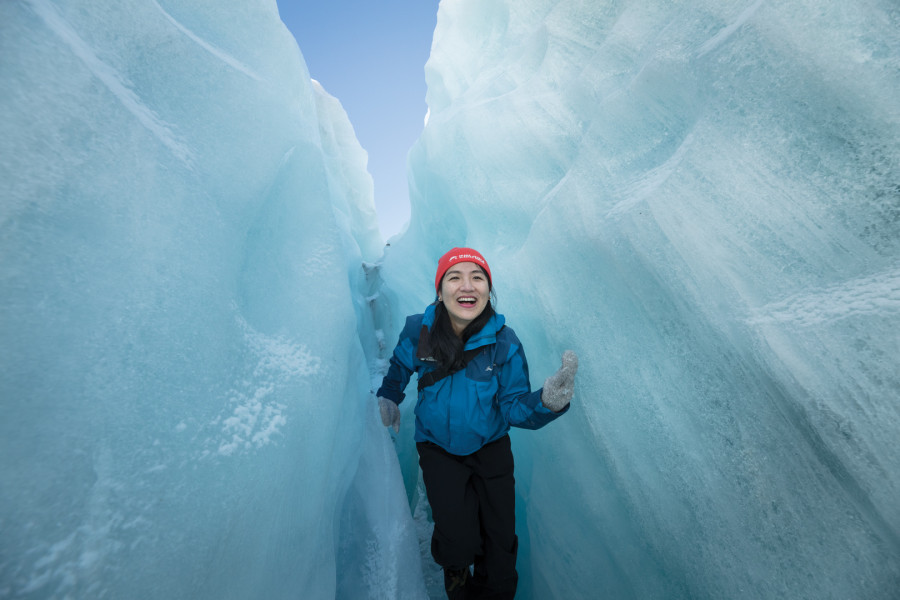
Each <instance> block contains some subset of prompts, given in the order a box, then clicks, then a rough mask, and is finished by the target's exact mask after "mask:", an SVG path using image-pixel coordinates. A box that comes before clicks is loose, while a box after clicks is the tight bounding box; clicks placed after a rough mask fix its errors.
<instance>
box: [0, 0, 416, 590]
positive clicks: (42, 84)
mask: <svg viewBox="0 0 900 600" xmlns="http://www.w3.org/2000/svg"><path fill="white" fill-rule="evenodd" d="M0 113H2V114H3V119H0V198H2V205H0V288H2V294H0V340H2V343H0V364H2V372H0V407H2V415H3V416H2V417H0V477H2V481H0V597H3V598H166V599H170V598H190V599H192V600H194V599H202V598H216V599H221V598H235V599H240V600H244V599H246V598H299V597H303V598H335V597H338V598H354V599H355V598H362V597H385V598H388V597H389V598H396V597H409V598H419V597H421V596H422V593H423V592H422V590H423V584H422V576H421V571H420V568H419V564H418V556H419V553H418V546H417V543H416V540H415V535H414V533H413V532H412V522H411V520H410V518H409V512H408V509H407V505H406V498H405V496H404V493H403V488H402V483H401V479H400V475H399V471H398V469H397V468H396V459H395V458H394V456H395V455H394V451H393V447H392V446H391V444H390V441H389V438H388V436H387V434H386V433H385V432H384V430H383V428H382V427H381V426H380V423H379V421H378V420H377V417H376V415H375V411H374V403H373V399H372V398H371V396H370V387H371V386H370V373H369V371H370V361H371V360H373V359H374V358H376V354H377V350H378V348H377V343H375V341H374V340H375V337H376V336H375V322H376V318H377V314H376V312H375V311H373V310H372V306H371V305H370V303H369V302H367V301H366V300H365V297H364V295H365V294H366V293H367V291H368V289H369V288H370V287H372V286H377V271H373V270H372V269H368V271H366V270H364V269H363V267H362V265H363V261H372V260H374V259H375V258H377V257H378V255H379V254H380V252H381V240H380V239H379V235H378V233H377V227H376V222H375V219H374V213H373V202H372V182H371V178H370V177H369V175H368V174H367V173H366V170H365V165H366V155H365V152H364V151H363V150H362V149H361V148H360V147H359V144H358V142H357V141H356V138H355V136H354V135H353V130H352V127H351V126H350V124H349V122H348V121H347V117H346V115H345V114H344V112H343V110H342V109H341V107H340V104H339V103H338V102H337V101H336V100H335V99H334V98H331V97H330V96H328V95H327V94H326V93H325V92H324V91H323V90H322V89H321V88H319V87H318V86H317V85H316V84H314V83H313V82H311V81H310V79H309V74H308V72H307V70H306V67H305V65H304V63H303V59H302V56H301V54H300V52H299V51H298V49H297V46H296V43H295V41H294V40H293V38H292V37H291V36H290V34H289V33H288V32H287V30H286V29H285V28H284V26H283V25H282V23H281V22H280V20H279V18H278V13H277V9H276V7H275V2H274V0H251V1H240V2H237V1H225V2H223V1H222V0H215V1H214V2H213V1H203V0H192V1H190V2H184V1H178V2H171V1H168V0H165V1H163V0H159V1H158V2H157V1H154V0H149V1H137V0H126V1H120V0H116V1H101V2H91V3H88V4H84V3H76V2H66V1H51V0H18V1H12V2H2V3H0ZM367 359H369V360H367Z"/></svg>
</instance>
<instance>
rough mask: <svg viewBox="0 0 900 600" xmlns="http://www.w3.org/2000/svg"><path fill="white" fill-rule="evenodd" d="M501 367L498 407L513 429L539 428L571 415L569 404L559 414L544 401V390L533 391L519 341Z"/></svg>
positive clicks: (510, 350) (512, 347) (526, 362)
mask: <svg viewBox="0 0 900 600" xmlns="http://www.w3.org/2000/svg"><path fill="white" fill-rule="evenodd" d="M498 368H499V369H500V373H499V375H498V379H499V384H500V389H499V392H498V396H497V400H498V404H499V406H500V411H501V413H502V414H503V417H504V418H505V419H506V421H507V422H508V423H509V424H510V425H512V426H513V427H520V428H522V429H540V428H541V427H543V426H544V425H546V424H547V423H549V422H550V421H553V420H555V419H557V418H558V417H560V416H561V415H563V414H565V413H566V412H568V410H569V405H568V403H567V404H566V405H565V406H564V407H562V408H561V409H560V410H559V411H557V412H554V411H552V410H549V409H548V408H547V407H546V406H544V404H543V403H542V402H541V396H542V394H543V393H544V391H545V390H544V389H540V390H537V391H535V392H532V391H531V383H530V381H529V378H528V361H527V360H526V358H525V350H524V349H523V348H522V344H521V343H520V342H519V340H518V339H515V342H514V343H512V344H511V345H510V348H509V356H508V357H507V360H506V362H504V363H503V364H502V365H498ZM573 377H574V373H573ZM548 381H549V380H548Z"/></svg>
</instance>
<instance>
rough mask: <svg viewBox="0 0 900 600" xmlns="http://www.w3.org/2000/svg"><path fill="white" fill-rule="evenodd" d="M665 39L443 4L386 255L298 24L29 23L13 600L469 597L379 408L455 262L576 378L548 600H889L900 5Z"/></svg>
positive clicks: (8, 127)
mask: <svg viewBox="0 0 900 600" xmlns="http://www.w3.org/2000/svg"><path fill="white" fill-rule="evenodd" d="M651 4H652V6H651ZM651 4H648V3H642V2H632V1H624V2H615V3H612V2H588V3H585V2H579V1H576V0H517V1H516V2H512V1H511V0H494V1H491V2H470V1H463V0H443V1H442V2H441V6H440V10H439V15H438V26H437V29H436V31H435V35H434V45H433V47H432V53H431V58H430V59H429V62H428V64H427V65H426V67H425V77H426V80H427V83H428V96H427V101H428V106H429V117H428V122H427V125H426V126H425V129H424V132H423V134H422V136H421V138H420V139H419V140H418V142H417V143H416V144H415V146H413V148H412V149H411V151H410V155H409V181H410V195H411V202H412V217H411V220H410V223H409V226H408V228H407V230H406V232H405V233H404V234H403V235H401V236H398V237H396V238H394V239H392V240H389V241H390V246H388V247H385V245H384V240H382V239H380V236H379V235H378V231H377V226H376V225H375V223H376V221H375V213H374V207H373V202H372V196H373V194H372V180H371V177H370V176H369V175H368V173H367V172H366V161H367V156H366V153H365V151H364V150H363V149H362V148H361V147H360V145H359V143H358V141H357V140H356V137H355V135H354V133H353V128H352V126H351V124H350V122H349V121H348V119H347V116H346V114H344V111H343V110H342V108H341V106H340V103H339V101H338V100H337V99H335V98H332V97H331V96H329V95H328V93H327V92H326V91H325V90H323V89H322V88H321V87H320V86H318V85H316V84H315V83H314V82H312V81H311V80H310V78H309V73H308V72H307V69H306V66H305V64H304V61H303V56H302V54H301V52H300V50H302V49H300V50H298V48H297V46H296V43H295V42H294V40H293V39H292V38H291V36H290V34H289V33H288V32H287V31H286V29H285V28H284V26H283V24H282V23H281V22H280V20H279V18H278V14H277V10H276V9H275V5H274V3H273V2H268V1H265V2H263V1H250V2H243V1H242V2H231V1H224V2H217V3H216V4H215V7H212V5H208V4H204V3H198V2H194V1H186V2H179V3H172V2H164V1H162V0H159V1H158V2H142V1H139V0H126V1H120V2H100V3H94V4H91V5H90V6H81V5H79V6H75V5H74V4H72V3H66V2H61V1H58V0H17V1H13V2H3V3H0V90H3V92H2V93H0V112H2V114H3V115H4V119H3V120H2V124H0V282H2V283H0V285H2V287H0V289H2V294H0V364H2V365H3V368H2V371H0V406H2V409H3V411H2V414H3V417H2V418H0V477H2V479H0V597H3V598H27V599H36V598H42V599H43V598H101V597H111V598H136V599H143V598H166V599H172V598H176V599H177V598H191V599H192V600H193V599H200V600H202V599H204V598H216V599H228V598H234V599H236V600H243V599H246V598H267V599H275V598H298V597H302V598H316V599H318V598H323V599H324V598H423V597H425V596H426V595H428V594H429V593H430V594H431V595H432V596H433V597H439V589H437V588H439V586H437V585H436V583H437V582H436V578H437V574H436V573H435V571H434V569H433V566H432V565H429V564H428V560H427V557H428V549H427V527H428V523H427V510H425V508H424V505H423V504H422V503H421V502H420V494H419V491H418V490H417V485H416V483H417V469H416V456H415V449H414V447H413V445H412V431H411V427H412V423H413V414H412V412H411V409H412V403H410V402H406V403H404V404H403V405H402V407H401V408H402V410H403V424H404V425H403V428H402V429H401V431H400V434H399V435H398V436H396V438H395V439H392V436H391V435H390V434H389V433H388V432H387V431H386V430H385V429H384V428H383V427H382V426H381V424H380V422H379V420H378V417H377V415H376V405H375V403H374V398H373V394H372V390H373V389H374V387H375V386H376V384H377V382H378V380H379V379H380V375H381V374H382V373H383V369H384V367H385V364H384V361H385V360H386V358H387V356H388V355H389V353H390V351H391V349H392V348H393V344H394V343H395V342H396V339H397V335H398V333H399V331H400V327H401V326H402V323H403V318H404V317H405V316H406V315H408V314H412V313H417V312H421V310H422V309H423V308H424V307H425V305H427V304H428V303H429V302H431V301H432V299H433V296H432V293H431V292H432V291H433V288H432V287H431V281H430V280H431V279H432V278H433V276H434V268H435V263H436V260H437V258H438V257H439V256H440V255H441V254H442V253H443V252H444V251H445V250H446V249H448V248H449V247H452V246H455V245H468V246H472V247H476V248H478V249H479V250H480V251H481V252H482V253H483V254H485V256H487V257H488V258H489V259H490V263H491V269H492V272H493V274H494V284H495V286H496V290H497V293H498V297H499V310H500V311H501V312H503V313H504V314H505V315H506V316H507V318H509V319H510V322H511V323H514V324H515V325H514V326H515V330H516V332H517V334H518V335H519V337H520V338H521V340H522V342H523V343H524V346H525V349H526V351H527V354H528V359H529V364H530V366H531V380H532V385H533V386H537V385H539V384H540V382H542V381H543V380H544V379H545V378H546V377H547V376H548V375H549V374H550V373H552V372H553V371H554V370H555V369H556V367H557V366H558V357H559V355H560V354H561V352H562V351H563V350H564V349H566V348H573V349H574V350H576V351H577V352H578V354H579V356H580V358H581V361H580V362H581V367H580V370H579V375H578V381H577V388H576V396H575V399H574V400H573V408H572V410H571V411H570V413H569V414H567V415H566V416H565V418H563V419H560V420H559V421H558V422H555V423H553V424H552V425H551V426H550V427H548V428H546V429H545V430H541V431H538V432H522V433H521V434H520V433H519V432H514V433H513V445H514V451H515V456H516V461H517V463H516V479H517V490H518V496H517V511H518V512H517V523H518V526H519V534H520V544H521V546H520V554H519V563H518V567H519V572H520V574H521V577H522V579H521V583H520V593H519V596H518V597H520V598H525V599H527V598H535V599H538V600H543V599H550V598H566V599H570V598H597V597H608V598H640V599H666V600H670V599H678V598H709V599H713V598H736V599H740V598H747V599H755V598H781V597H783V598H816V599H819V598H872V599H876V600H888V599H892V598H894V597H896V590H897V589H900V506H898V504H897V502H896V498H897V497H898V495H900V447H898V445H897V444H896V439H898V437H900V404H898V403H897V402H896V399H897V397H898V393H900V375H898V373H900V368H898V359H897V357H898V356H900V336H898V335H897V333H896V332H897V331H900V305H898V298H900V288H898V275H897V273H898V269H900V217H898V215H900V188H898V185H897V182H898V181H900V166H898V165H900V148H898V145H897V140H898V139H900V109H898V105H897V102H896V98H897V97H900V71H898V68H897V65H898V60H900V58H898V57H900V26H898V25H900V23H898V15H897V11H896V8H895V6H894V5H893V3H892V2H890V1H888V0H876V1H874V2H869V3H867V4H865V6H853V7H852V10H851V9H850V8H848V7H847V5H846V3H841V2H838V1H837V0H834V1H832V0H825V1H820V2H815V3H807V2H803V1H801V0H789V1H787V2H781V3H768V2H755V1H749V2H747V1H745V2H725V3H722V2H704V1H697V2H692V3H690V6H687V5H682V4H679V5H677V6H674V5H673V6H669V5H665V6H660V5H659V3H656V4H653V3H651ZM423 543H424V544H425V546H423ZM423 557H424V558H423Z"/></svg>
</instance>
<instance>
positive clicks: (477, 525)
mask: <svg viewBox="0 0 900 600" xmlns="http://www.w3.org/2000/svg"><path fill="white" fill-rule="evenodd" d="M416 449H417V450H418V451H419V465H420V466H421V467H422V477H423V478H424V480H425V491H426V493H427V494H428V502H429V504H431V514H432V517H433V518H434V535H432V537H431V555H432V556H433V557H434V560H435V562H436V563H437V564H439V565H440V566H441V567H443V568H444V569H468V567H469V565H471V564H474V565H475V572H474V575H473V577H472V578H471V579H470V580H469V582H468V584H467V585H466V593H467V596H466V597H467V598H495V599H498V600H499V599H507V598H508V599H511V598H513V597H514V596H515V594H516V584H517V582H518V574H517V573H516V551H517V549H518V538H517V537H516V497H515V479H514V477H513V455H512V449H511V447H510V442H509V436H508V435H506V436H503V437H502V438H500V439H499V440H497V441H495V442H491V443H490V444H487V445H486V446H483V447H482V448H481V449H480V450H478V451H477V452H474V453H473V454H469V455H468V456H456V455H455V454H450V453H449V452H447V451H446V450H444V449H443V448H441V447H440V446H438V445H436V444H432V443H431V442H419V443H417V444H416Z"/></svg>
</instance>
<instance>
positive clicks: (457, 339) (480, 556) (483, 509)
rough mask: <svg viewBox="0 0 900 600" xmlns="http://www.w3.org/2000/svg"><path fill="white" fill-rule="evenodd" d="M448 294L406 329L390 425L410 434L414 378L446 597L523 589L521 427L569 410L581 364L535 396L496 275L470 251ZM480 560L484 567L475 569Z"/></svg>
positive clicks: (388, 405)
mask: <svg viewBox="0 0 900 600" xmlns="http://www.w3.org/2000/svg"><path fill="white" fill-rule="evenodd" d="M434 287H435V292H436V293H437V301H436V302H435V303H433V304H431V305H430V306H428V307H427V308H426V309H425V313H424V314H420V315H413V316H411V317H408V318H407V319H406V326H405V327H404V328H403V331H402V332H401V334H400V340H399V341H398V342H397V347H396V348H395V349H394V355H393V356H392V357H391V362H390V368H389V370H388V373H387V375H386V376H385V377H384V380H383V382H382V384H381V388H379V390H378V392H377V395H378V403H379V407H380V410H381V420H382V422H383V423H384V424H385V426H387V427H393V428H394V431H399V430H400V409H399V408H398V406H397V405H398V404H399V403H400V402H402V401H403V398H404V393H403V390H404V389H406V385H407V383H409V380H410V377H411V376H412V373H413V372H415V373H416V374H417V375H418V379H419V385H418V387H419V393H418V400H417V402H416V409H415V413H416V434H415V440H416V449H417V450H418V452H419V465H420V466H421V467H422V477H423V479H424V481H425V491H426V493H427V495H428V502H429V503H430V504H431V512H432V517H433V518H434V534H433V536H432V538H431V554H432V556H434V560H435V562H437V564H439V565H440V566H441V567H442V568H443V569H444V585H445V587H446V589H447V596H448V597H449V598H451V599H456V598H513V597H514V596H515V593H516V583H517V580H518V575H517V573H516V550H517V546H518V540H517V538H516V531H515V480H514V479H513V456H512V451H511V449H510V442H509V435H508V432H509V428H510V426H515V427H523V428H526V429H538V428H539V427H543V426H544V425H546V424H547V423H549V422H550V421H552V420H554V419H556V418H557V417H559V416H560V415H561V414H563V413H564V412H566V411H567V410H568V408H569V401H570V400H571V399H572V392H573V386H574V381H575V371H576V370H577V369H578V359H577V357H576V356H575V353H574V352H571V351H566V352H565V353H564V354H563V366H562V368H561V369H560V370H559V371H558V372H557V373H556V374H555V375H553V376H551V377H549V378H548V379H547V380H546V382H545V383H544V387H543V389H542V390H538V391H537V392H532V391H531V384H530V383H529V380H528V364H527V362H526V361H525V352H524V351H523V349H522V344H521V343H520V342H519V339H518V338H517V337H516V334H515V332H513V330H512V329H511V328H509V327H507V326H505V325H504V322H505V319H504V317H503V315H501V314H498V313H496V312H494V309H493V306H492V305H491V296H492V284H491V270H490V268H489V267H488V264H487V261H485V260H484V257H483V256H482V255H481V254H479V253H478V252H476V251H475V250H472V249H471V248H454V249H452V250H450V251H449V252H447V253H446V254H445V255H444V256H443V257H441V259H440V261H439V262H438V268H437V273H436V275H435V279H434ZM473 564H474V574H473V573H470V571H469V566H470V565H473Z"/></svg>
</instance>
